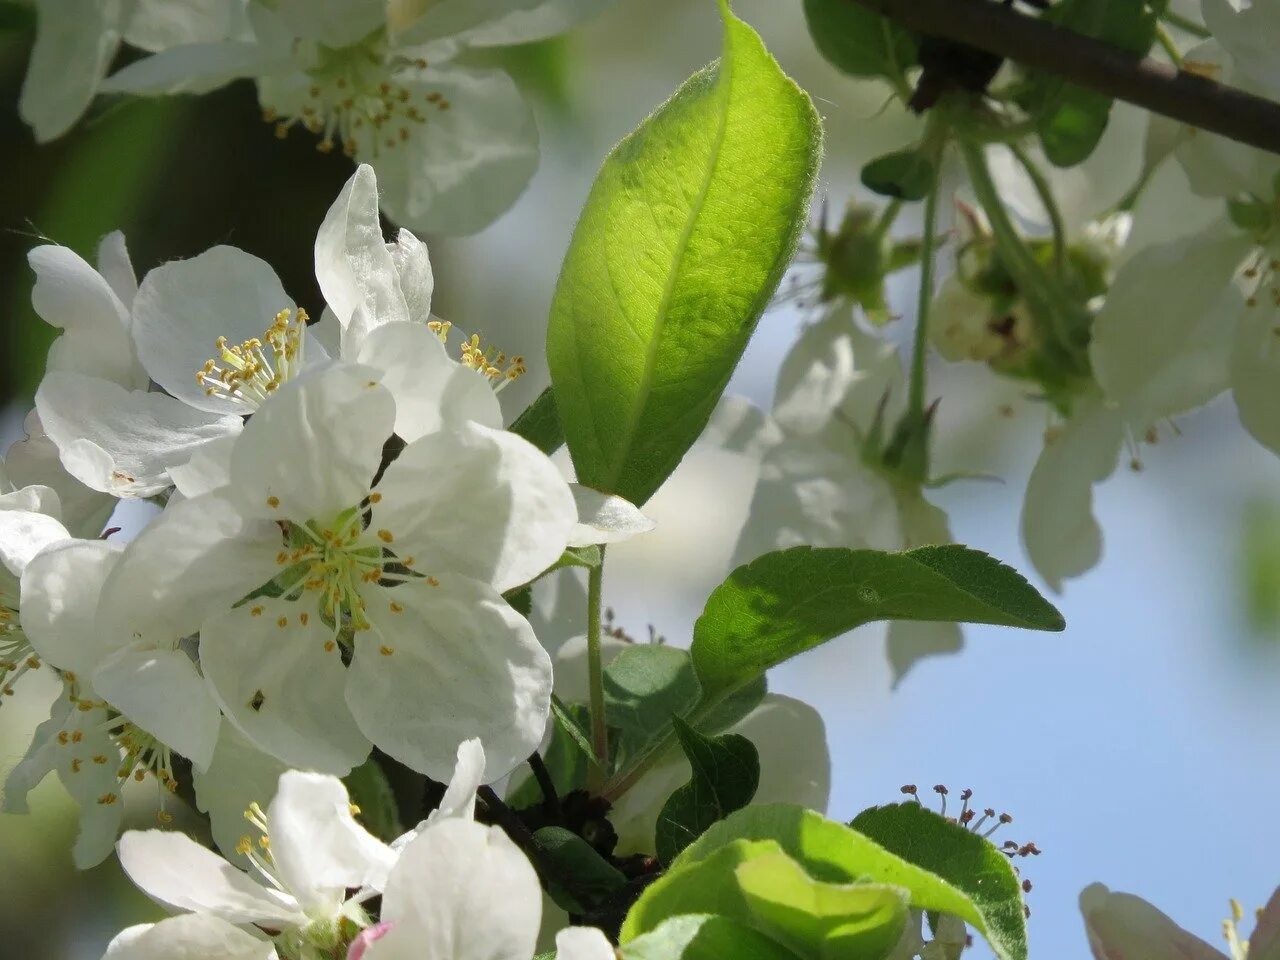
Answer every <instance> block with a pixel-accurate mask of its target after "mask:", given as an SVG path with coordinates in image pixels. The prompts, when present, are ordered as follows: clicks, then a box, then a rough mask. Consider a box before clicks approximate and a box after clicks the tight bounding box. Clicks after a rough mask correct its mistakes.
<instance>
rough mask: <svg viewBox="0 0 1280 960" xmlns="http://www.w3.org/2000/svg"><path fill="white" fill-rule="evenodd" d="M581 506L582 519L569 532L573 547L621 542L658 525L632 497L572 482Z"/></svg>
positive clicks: (579, 508) (580, 516) (570, 485)
mask: <svg viewBox="0 0 1280 960" xmlns="http://www.w3.org/2000/svg"><path fill="white" fill-rule="evenodd" d="M569 489H570V491H571V492H572V493H573V500H574V503H576V504H577V507H578V522H577V523H576V524H575V525H574V528H573V530H572V531H570V534H569V546H571V547H585V546H588V545H589V544H595V543H620V542H622V541H623V540H630V539H631V538H632V537H635V536H638V535H640V534H642V533H648V532H649V531H650V530H652V529H653V528H654V527H656V526H657V524H655V523H654V522H653V521H652V520H650V519H649V518H648V517H646V516H645V515H644V514H643V513H641V512H640V509H639V508H638V507H636V506H635V504H633V503H631V502H630V501H629V500H624V499H623V498H622V497H619V496H615V495H614V494H611V493H601V492H600V491H599V490H593V489H591V488H590V487H584V486H583V485H582V484H580V483H571V484H569Z"/></svg>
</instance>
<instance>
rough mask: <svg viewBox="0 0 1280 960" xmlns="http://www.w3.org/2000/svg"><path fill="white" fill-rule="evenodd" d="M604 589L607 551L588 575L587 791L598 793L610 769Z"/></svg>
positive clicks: (601, 550)
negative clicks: (591, 756)
mask: <svg viewBox="0 0 1280 960" xmlns="http://www.w3.org/2000/svg"><path fill="white" fill-rule="evenodd" d="M603 585H604V547H601V548H600V563H599V564H597V565H596V566H594V567H592V568H591V570H590V572H589V573H588V574H587V682H588V684H589V689H590V697H591V699H590V709H591V746H592V749H593V750H594V751H595V755H596V763H595V764H593V765H592V766H591V767H590V769H588V771H587V789H588V790H589V791H591V792H592V793H598V792H599V791H600V789H601V788H602V787H603V786H604V772H605V771H606V770H607V769H609V726H608V723H607V722H606V719H605V714H604V663H603V660H602V658H601V655H600V606H601V592H602V587H603Z"/></svg>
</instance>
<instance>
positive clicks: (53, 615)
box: [22, 540, 120, 679]
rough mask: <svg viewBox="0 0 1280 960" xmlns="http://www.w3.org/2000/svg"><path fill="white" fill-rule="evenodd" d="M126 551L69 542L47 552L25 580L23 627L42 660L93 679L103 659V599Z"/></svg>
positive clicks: (33, 564)
mask: <svg viewBox="0 0 1280 960" xmlns="http://www.w3.org/2000/svg"><path fill="white" fill-rule="evenodd" d="M119 561H120V548H119V546H118V545H117V544H115V543H112V542H109V541H105V540H67V541H65V542H63V543H61V544H57V545H55V546H53V547H50V548H49V549H48V550H45V551H44V552H43V553H41V554H40V555H39V556H37V557H36V558H35V559H34V560H32V561H31V562H30V563H29V564H27V569H26V571H25V572H24V573H23V576H22V627H23V629H24V630H25V631H26V634H27V637H28V638H29V639H30V640H31V645H32V646H33V647H34V648H35V650H36V653H38V654H40V656H41V658H43V659H44V660H47V661H48V662H49V663H51V664H53V665H54V666H55V667H57V668H59V669H60V670H70V671H72V672H74V673H78V674H83V675H84V677H85V678H86V679H87V678H88V676H89V674H90V672H91V671H92V670H93V668H94V667H96V666H97V664H98V661H99V658H100V656H101V649H102V648H101V646H100V643H101V637H100V634H99V629H98V598H99V596H100V595H101V593H102V587H103V584H104V583H105V582H106V579H107V575H108V574H109V573H110V572H111V570H112V569H114V567H115V565H116V564H117V563H119Z"/></svg>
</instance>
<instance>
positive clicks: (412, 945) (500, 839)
mask: <svg viewBox="0 0 1280 960" xmlns="http://www.w3.org/2000/svg"><path fill="white" fill-rule="evenodd" d="M541 917H542V890H541V887H540V886H539V884H538V876H537V874H536V873H535V872H534V870H533V867H532V866H530V864H529V861H528V860H527V859H526V858H525V856H524V854H523V853H521V852H520V850H519V848H518V847H516V845H515V844H514V843H512V842H511V840H510V839H509V838H508V837H507V835H506V834H505V833H503V832H502V831H501V830H500V829H498V828H497V827H486V826H482V825H480V824H478V823H474V822H472V821H470V820H466V819H458V818H454V819H447V820H442V821H439V822H437V823H434V824H432V825H431V826H429V827H428V828H427V829H425V830H424V831H422V833H421V834H420V835H419V836H417V837H416V838H415V839H414V840H413V841H412V842H411V843H409V844H408V846H406V847H405V848H404V850H403V851H402V852H401V854H400V858H399V860H397V861H396V865H395V866H394V867H393V868H392V869H391V874H390V876H389V877H388V879H387V885H386V890H385V891H384V893H383V897H382V913H381V916H380V921H381V924H382V925H383V929H382V930H381V931H380V935H379V936H378V937H377V938H376V939H371V940H370V941H369V942H367V943H364V944H362V945H361V946H362V948H363V949H362V950H361V952H360V953H359V954H356V955H357V956H362V957H363V960H531V958H532V957H533V954H534V948H535V946H536V944H537V939H538V928H539V925H540V923H541ZM556 947H557V956H558V957H560V958H561V960H611V958H612V957H613V956H614V953H613V947H612V946H611V945H610V944H609V941H608V940H606V939H605V937H604V934H602V933H601V932H600V931H599V930H595V929H591V928H570V929H568V930H562V931H560V933H559V934H558V935H557V937H556Z"/></svg>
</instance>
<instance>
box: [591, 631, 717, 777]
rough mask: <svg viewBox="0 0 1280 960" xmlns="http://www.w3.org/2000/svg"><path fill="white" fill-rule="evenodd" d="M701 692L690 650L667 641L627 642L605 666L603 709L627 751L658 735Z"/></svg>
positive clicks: (687, 709) (697, 698) (685, 709)
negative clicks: (629, 645) (628, 645)
mask: <svg viewBox="0 0 1280 960" xmlns="http://www.w3.org/2000/svg"><path fill="white" fill-rule="evenodd" d="M701 692H702V688H701V687H699V686H698V678H697V677H696V676H694V673H693V661H692V660H691V659H690V658H689V651H687V650H681V649H679V648H678V647H669V646H667V645H666V644H656V643H638V644H635V645H634V646H631V647H627V648H626V649H625V650H623V651H622V652H621V653H619V654H618V655H617V656H616V657H615V658H614V659H613V662H612V663H610V664H609V665H608V666H607V667H605V669H604V702H605V713H606V715H607V716H608V718H609V726H611V727H614V728H616V729H617V730H618V732H619V733H620V734H621V738H620V742H619V744H618V746H619V747H621V748H624V749H625V752H626V753H628V754H634V753H636V752H639V751H640V750H642V749H643V748H644V746H645V744H647V743H649V742H650V741H652V740H654V739H655V738H656V737H659V736H661V735H662V734H663V733H664V732H665V731H666V729H667V727H668V726H669V725H670V723H671V718H672V716H684V715H685V714H687V713H688V712H689V711H690V710H692V709H693V708H694V706H696V705H697V703H698V700H699V697H700V695H701Z"/></svg>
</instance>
